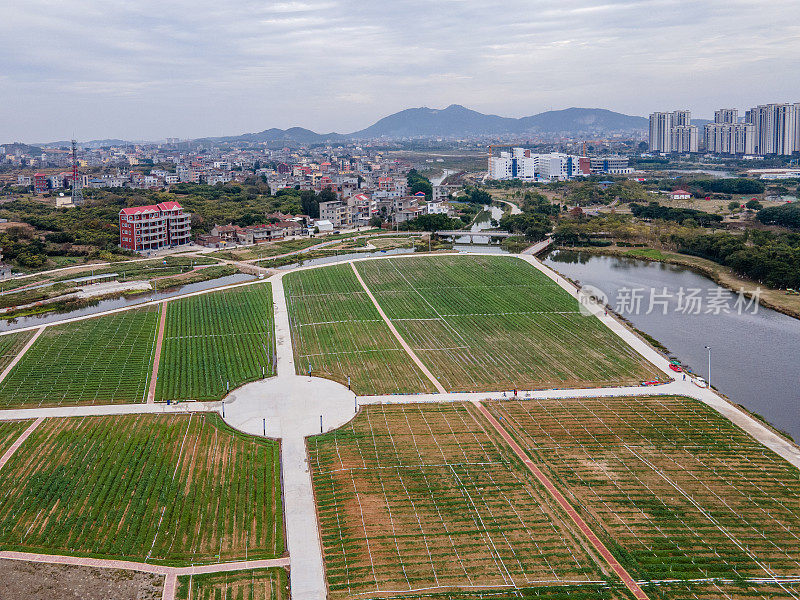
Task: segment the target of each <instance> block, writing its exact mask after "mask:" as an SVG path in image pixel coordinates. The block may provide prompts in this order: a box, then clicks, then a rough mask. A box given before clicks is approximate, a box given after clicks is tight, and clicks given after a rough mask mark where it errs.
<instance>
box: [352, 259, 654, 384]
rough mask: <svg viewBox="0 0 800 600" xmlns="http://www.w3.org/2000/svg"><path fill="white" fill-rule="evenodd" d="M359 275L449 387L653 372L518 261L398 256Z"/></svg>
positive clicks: (624, 380) (623, 380)
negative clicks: (399, 257)
mask: <svg viewBox="0 0 800 600" xmlns="http://www.w3.org/2000/svg"><path fill="white" fill-rule="evenodd" d="M358 269H359V272H360V273H361V274H362V276H363V277H364V279H365V281H366V283H367V285H368V287H369V288H370V290H372V291H373V293H374V294H375V296H376V298H377V299H378V302H379V303H380V305H381V307H382V308H383V309H384V311H385V312H386V314H387V315H388V316H389V318H390V319H392V321H393V322H394V324H395V326H396V327H397V329H398V331H400V334H401V335H402V336H403V338H404V339H405V340H406V341H407V342H408V343H409V345H410V346H411V347H412V348H413V349H414V350H415V351H416V352H417V354H418V355H419V356H420V358H421V359H422V360H423V361H424V362H425V363H426V364H427V366H428V367H429V368H430V369H431V371H432V372H433V374H434V376H435V377H436V378H437V379H439V380H440V381H441V382H442V383H443V385H444V386H445V387H446V388H448V389H450V390H456V391H482V390H497V389H511V388H523V389H525V388H547V387H555V386H559V387H565V386H569V387H589V386H602V385H609V384H631V383H638V382H640V381H642V380H643V379H651V378H653V377H654V376H655V373H656V371H655V368H654V367H653V366H652V365H650V364H649V363H647V362H646V361H645V360H644V359H643V358H642V357H641V356H639V355H638V354H637V353H636V352H635V351H634V350H633V349H632V348H630V347H629V346H628V345H627V344H625V342H623V341H622V340H621V339H620V338H619V337H617V336H616V335H614V334H613V333H612V332H611V331H609V330H608V329H607V328H606V327H605V326H604V325H603V324H602V323H600V321H599V320H598V319H596V318H594V317H591V318H589V317H584V316H582V315H581V314H580V313H579V312H578V304H577V301H575V300H574V299H573V298H572V297H570V296H569V294H567V293H566V292H565V291H564V290H562V289H561V288H560V287H559V286H557V285H556V284H555V283H553V282H552V281H551V280H550V279H548V278H546V277H545V276H544V275H542V274H541V273H540V272H539V271H538V270H536V269H535V268H534V267H532V266H531V265H529V264H527V263H525V262H523V261H521V260H519V259H516V258H510V257H486V256H482V257H472V256H470V257H447V256H443V257H428V258H410V259H409V258H404V259H389V260H379V261H367V262H361V263H358Z"/></svg>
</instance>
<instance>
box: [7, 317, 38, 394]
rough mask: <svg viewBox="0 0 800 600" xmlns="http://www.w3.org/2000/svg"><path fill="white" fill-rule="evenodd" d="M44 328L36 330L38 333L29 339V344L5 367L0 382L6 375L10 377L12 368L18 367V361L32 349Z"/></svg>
mask: <svg viewBox="0 0 800 600" xmlns="http://www.w3.org/2000/svg"><path fill="white" fill-rule="evenodd" d="M44 330H45V328H44V327H39V328H38V329H37V330H36V333H34V334H33V336H31V339H29V340H28V343H27V344H25V345H24V346H23V347H22V350H20V351H19V354H17V355H16V356H15V357H14V359H13V360H12V361H11V362H10V363H8V366H7V367H6V368H5V369H3V372H2V373H0V382H2V381H3V380H4V379H5V378H6V377H8V374H9V373H11V369H13V368H14V367H16V366H17V363H18V362H19V361H20V360H22V357H23V356H25V353H26V352H27V351H28V350H30V349H31V346H33V344H34V343H35V342H36V340H38V339H39V336H40V335H42V333H43V332H44Z"/></svg>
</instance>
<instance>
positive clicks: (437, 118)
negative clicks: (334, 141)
mask: <svg viewBox="0 0 800 600" xmlns="http://www.w3.org/2000/svg"><path fill="white" fill-rule="evenodd" d="M647 127H648V120H647V119H645V118H644V117H632V116H630V115H624V114H621V113H617V112H613V111H610V110H605V109H602V108H567V109H564V110H551V111H547V112H543V113H539V114H537V115H533V116H530V117H522V118H520V119H514V118H509V117H499V116H497V115H486V114H483V113H480V112H477V111H474V110H470V109H468V108H464V107H463V106H460V105H458V104H453V105H451V106H448V107H447V108H445V109H442V110H439V109H432V108H410V109H407V110H403V111H400V112H398V113H395V114H393V115H389V116H388V117H384V118H383V119H381V120H380V121H378V122H377V123H375V124H374V125H371V126H370V127H367V128H366V129H362V130H361V131H356V132H354V133H352V134H350V136H351V137H355V138H376V137H387V138H396V137H431V136H442V137H466V136H482V135H500V134H537V133H540V134H541V133H565V134H581V133H591V134H597V133H609V132H612V131H614V132H618V131H631V132H633V131H643V130H645V129H647Z"/></svg>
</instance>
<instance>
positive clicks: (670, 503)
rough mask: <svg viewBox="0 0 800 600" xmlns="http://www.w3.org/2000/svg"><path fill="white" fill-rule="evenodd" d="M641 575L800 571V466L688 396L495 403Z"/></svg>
mask: <svg viewBox="0 0 800 600" xmlns="http://www.w3.org/2000/svg"><path fill="white" fill-rule="evenodd" d="M489 406H490V407H491V410H493V411H494V412H495V414H496V415H497V416H498V417H502V419H503V423H504V424H505V425H506V427H507V428H509V429H510V430H511V431H513V432H514V435H516V436H517V437H518V439H519V441H520V443H521V445H522V446H523V447H525V448H527V449H528V452H529V454H530V455H531V457H532V458H534V459H536V460H537V461H539V462H540V463H541V464H542V465H545V469H546V470H548V471H549V473H550V476H551V477H552V479H553V480H554V481H555V482H557V483H558V484H559V485H560V486H561V487H562V489H563V490H564V491H565V492H566V493H567V494H568V495H569V497H571V498H572V500H573V502H574V505H575V507H576V509H577V510H579V511H580V512H581V513H582V515H583V517H584V519H585V520H586V521H587V522H588V523H589V524H590V526H592V527H593V529H594V530H595V531H596V532H597V533H598V534H599V535H601V536H603V537H604V538H605V539H606V541H607V545H608V547H609V549H611V550H612V552H614V553H615V554H616V556H617V558H618V559H619V560H620V562H622V563H623V565H625V566H626V567H627V568H628V569H629V570H630V571H631V573H632V574H634V576H638V577H639V578H642V579H696V578H707V577H725V578H736V579H739V578H745V577H771V576H773V575H797V574H798V573H800V505H798V503H797V498H798V497H800V477H798V472H797V469H795V468H794V467H792V466H791V465H790V464H789V463H787V462H785V461H784V460H783V459H781V458H780V457H778V456H777V455H775V454H774V453H772V452H771V451H770V450H767V449H766V448H765V447H763V446H761V445H760V444H758V443H757V442H756V441H755V440H753V439H752V438H750V437H749V436H748V435H746V434H745V433H744V432H742V431H741V430H740V429H738V428H737V427H736V426H734V425H733V424H732V423H731V422H730V421H728V420H726V419H724V418H723V417H721V416H720V415H719V414H717V413H716V412H714V411H713V410H712V409H711V408H709V407H707V406H705V405H703V404H701V403H699V402H697V401H694V400H690V399H686V398H637V399H618V398H615V399H587V400H525V401H519V402H503V403H491V404H490V405H489Z"/></svg>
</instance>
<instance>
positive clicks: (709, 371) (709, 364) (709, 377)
mask: <svg viewBox="0 0 800 600" xmlns="http://www.w3.org/2000/svg"><path fill="white" fill-rule="evenodd" d="M706 350H708V387H709V388H711V346H706Z"/></svg>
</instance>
